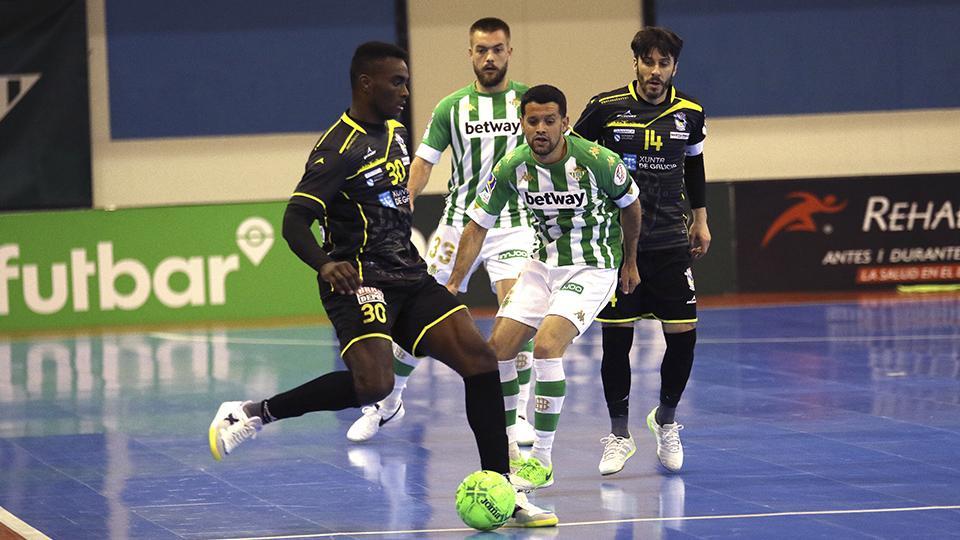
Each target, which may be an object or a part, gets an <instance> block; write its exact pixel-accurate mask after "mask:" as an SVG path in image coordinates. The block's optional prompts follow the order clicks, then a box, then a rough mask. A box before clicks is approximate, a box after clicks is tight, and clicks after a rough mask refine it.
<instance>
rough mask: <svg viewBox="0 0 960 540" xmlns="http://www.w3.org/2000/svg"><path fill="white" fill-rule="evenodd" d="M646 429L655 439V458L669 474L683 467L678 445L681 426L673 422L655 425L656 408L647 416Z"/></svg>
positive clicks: (681, 452)
mask: <svg viewBox="0 0 960 540" xmlns="http://www.w3.org/2000/svg"><path fill="white" fill-rule="evenodd" d="M647 427H648V428H650V431H651V432H652V433H653V435H654V437H656V438H657V457H658V458H660V464H661V465H663V466H664V468H666V469H667V470H668V471H670V472H677V471H679V470H680V468H681V467H683V445H682V444H680V430H681V429H683V426H682V425H680V424H678V423H676V422H674V423H672V424H664V425H662V426H661V425H660V424H658V423H657V407H654V408H653V410H652V411H650V414H648V415H647Z"/></svg>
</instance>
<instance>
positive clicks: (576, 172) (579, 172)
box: [570, 165, 587, 182]
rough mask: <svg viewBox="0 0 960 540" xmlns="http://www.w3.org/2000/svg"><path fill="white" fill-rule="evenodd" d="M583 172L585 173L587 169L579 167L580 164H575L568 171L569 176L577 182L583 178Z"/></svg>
mask: <svg viewBox="0 0 960 540" xmlns="http://www.w3.org/2000/svg"><path fill="white" fill-rule="evenodd" d="M585 174H587V170H586V169H584V168H583V167H581V166H580V165H577V166H576V167H574V168H573V170H572V171H570V176H572V177H573V179H574V180H576V181H577V182H579V181H580V180H583V175H585Z"/></svg>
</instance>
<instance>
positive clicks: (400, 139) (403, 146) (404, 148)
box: [397, 134, 409, 156]
mask: <svg viewBox="0 0 960 540" xmlns="http://www.w3.org/2000/svg"><path fill="white" fill-rule="evenodd" d="M397 144H399V145H400V151H401V152H403V155H405V156H407V155H409V154H407V143H406V142H405V141H404V140H403V137H401V136H400V135H399V134H398V135H397Z"/></svg>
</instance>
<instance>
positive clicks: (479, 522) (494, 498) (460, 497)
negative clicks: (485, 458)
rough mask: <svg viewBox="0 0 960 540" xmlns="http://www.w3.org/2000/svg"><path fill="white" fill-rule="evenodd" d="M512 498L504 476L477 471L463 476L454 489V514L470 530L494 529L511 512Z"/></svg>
mask: <svg viewBox="0 0 960 540" xmlns="http://www.w3.org/2000/svg"><path fill="white" fill-rule="evenodd" d="M516 497H517V494H516V492H515V491H514V489H513V486H512V485H510V482H509V481H507V478H506V477H505V476H503V475H502V474H500V473H495V472H493V471H477V472H475V473H473V474H471V475H470V476H468V477H466V478H464V479H463V482H460V486H459V487H458V488H457V514H459V515H460V519H462V520H463V522H464V523H466V524H467V525H469V526H471V527H473V528H474V529H479V530H481V531H489V530H492V529H496V528H497V527H499V526H501V525H503V524H504V523H506V522H507V520H508V519H510V516H512V515H513V508H514V504H515V503H516Z"/></svg>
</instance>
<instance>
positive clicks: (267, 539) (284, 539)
mask: <svg viewBox="0 0 960 540" xmlns="http://www.w3.org/2000/svg"><path fill="white" fill-rule="evenodd" d="M930 510H960V505H951V506H912V507H904V508H864V509H859V510H801V511H795V512H767V513H762V514H726V515H717V516H681V517H649V518H629V519H607V520H602V521H576V522H572V523H561V524H559V525H557V526H558V527H583V526H586V525H614V524H618V523H655V522H662V521H705V520H712V519H752V518H768V517H784V516H832V515H843V514H883V513H889V512H923V511H930ZM448 532H476V531H475V530H474V529H468V528H466V527H464V528H459V529H417V530H407V531H354V532H337V533H318V534H294V535H287V536H250V537H237V538H223V539H221V540H292V539H296V538H331V537H334V536H381V535H388V534H390V535H394V534H424V533H448Z"/></svg>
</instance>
